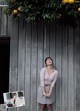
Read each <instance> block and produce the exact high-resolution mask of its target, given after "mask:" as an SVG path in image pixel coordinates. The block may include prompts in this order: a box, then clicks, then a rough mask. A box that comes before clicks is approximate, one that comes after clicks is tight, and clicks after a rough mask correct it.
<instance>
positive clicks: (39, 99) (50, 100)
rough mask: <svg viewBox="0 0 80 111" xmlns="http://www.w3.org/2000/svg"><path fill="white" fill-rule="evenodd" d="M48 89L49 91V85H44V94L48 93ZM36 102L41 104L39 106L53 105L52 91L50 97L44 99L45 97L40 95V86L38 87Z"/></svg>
mask: <svg viewBox="0 0 80 111" xmlns="http://www.w3.org/2000/svg"><path fill="white" fill-rule="evenodd" d="M49 89H50V85H46V86H45V90H46V92H49ZM37 102H38V103H41V104H53V103H54V96H53V91H52V93H51V96H50V97H45V96H44V95H43V94H42V89H41V86H39V88H38V93H37Z"/></svg>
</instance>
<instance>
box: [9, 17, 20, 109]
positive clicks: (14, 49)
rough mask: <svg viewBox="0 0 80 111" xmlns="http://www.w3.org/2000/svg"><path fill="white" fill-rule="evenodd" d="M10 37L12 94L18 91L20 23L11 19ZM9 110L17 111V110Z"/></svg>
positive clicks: (10, 87)
mask: <svg viewBox="0 0 80 111" xmlns="http://www.w3.org/2000/svg"><path fill="white" fill-rule="evenodd" d="M12 26H13V27H12ZM15 27H16V29H15ZM8 35H9V36H10V73H9V91H10V92H12V91H16V90H17V79H18V74H17V71H18V21H13V20H12V18H11V17H9V18H8ZM9 110H10V111H16V108H15V109H9Z"/></svg>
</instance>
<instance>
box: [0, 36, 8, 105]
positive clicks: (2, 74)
mask: <svg viewBox="0 0 80 111" xmlns="http://www.w3.org/2000/svg"><path fill="white" fill-rule="evenodd" d="M9 55H10V39H9V38H5V37H4V38H1V37H0V104H1V103H4V101H3V93H4V92H8V91H9Z"/></svg>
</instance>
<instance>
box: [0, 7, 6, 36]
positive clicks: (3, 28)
mask: <svg viewBox="0 0 80 111" xmlns="http://www.w3.org/2000/svg"><path fill="white" fill-rule="evenodd" d="M5 9H6V8H5V7H3V8H2V12H1V13H2V14H1V24H0V25H1V35H6V34H7V15H6V14H4V11H5Z"/></svg>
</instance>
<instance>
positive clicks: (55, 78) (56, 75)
mask: <svg viewBox="0 0 80 111" xmlns="http://www.w3.org/2000/svg"><path fill="white" fill-rule="evenodd" d="M57 77H58V71H57V72H56V74H55V77H54V80H53V82H52V84H51V87H50V90H49V93H48V94H47V96H48V95H49V96H50V95H51V93H52V90H53V87H54V85H55V83H56V80H57Z"/></svg>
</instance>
